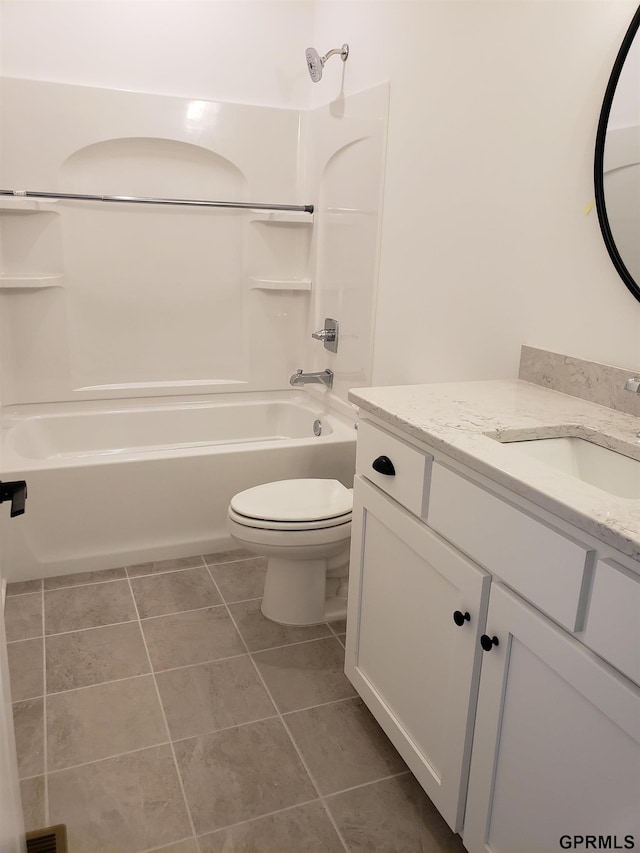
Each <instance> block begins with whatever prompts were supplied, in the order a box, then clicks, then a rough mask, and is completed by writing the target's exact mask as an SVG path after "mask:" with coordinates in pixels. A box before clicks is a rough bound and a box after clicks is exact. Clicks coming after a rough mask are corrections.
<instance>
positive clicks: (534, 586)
mask: <svg viewBox="0 0 640 853" xmlns="http://www.w3.org/2000/svg"><path fill="white" fill-rule="evenodd" d="M427 522H428V524H429V525H430V527H432V528H433V529H434V530H436V531H437V532H438V533H440V534H442V536H444V537H445V539H448V540H449V542H451V543H452V544H454V545H456V546H457V547H458V548H459V549H460V550H461V551H464V552H465V553H466V554H468V555H469V556H470V557H472V558H473V559H474V560H476V561H477V562H478V563H480V564H481V565H482V566H484V567H485V568H486V569H488V570H489V571H490V572H492V573H493V574H496V575H498V576H499V577H500V578H501V579H502V580H503V581H504V582H505V583H506V584H508V585H509V586H510V587H512V589H514V590H515V591H516V592H518V593H520V595H522V596H523V597H524V598H526V599H528V600H529V601H530V602H531V603H532V604H533V605H535V606H536V607H538V608H540V610H542V611H543V612H544V613H546V614H548V615H549V616H550V617H551V618H552V619H555V620H556V621H557V622H559V623H560V624H561V625H563V626H564V627H565V628H568V629H569V630H570V631H576V630H579V628H581V627H582V621H583V617H584V594H583V584H584V581H585V568H586V566H587V565H588V561H591V560H592V559H593V552H591V551H589V550H588V549H587V548H586V547H585V546H583V545H581V544H580V543H578V542H575V541H574V540H573V539H569V538H567V537H566V536H563V535H562V534H560V533H558V532H556V531H555V530H552V529H551V528H550V527H547V526H546V525H545V524H543V523H542V522H540V521H537V520H536V519H534V518H531V517H530V516H529V515H527V514H526V513H524V512H523V511H522V510H520V509H517V508H516V507H514V506H511V504H508V503H506V502H505V501H503V500H501V499H500V498H498V497H496V496H495V495H492V494H491V493H490V492H487V491H485V490H484V489H483V488H481V487H480V486H477V485H475V484H474V483H471V482H469V480H466V479H465V478H464V477H461V476H460V475H459V474H455V473H454V472H453V471H450V470H449V469H448V468H444V467H443V466H442V465H439V464H435V465H434V466H433V471H432V475H431V495H430V498H429V514H428V518H427ZM590 555H591V556H590Z"/></svg>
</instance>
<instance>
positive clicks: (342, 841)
mask: <svg viewBox="0 0 640 853" xmlns="http://www.w3.org/2000/svg"><path fill="white" fill-rule="evenodd" d="M209 574H210V576H211V580H212V581H213V583H214V584H215V587H216V589H217V590H218V592H220V588H219V587H218V584H217V583H216V580H215V578H214V577H213V574H212V573H211V571H209ZM220 595H221V598H223V596H222V593H220ZM223 600H224V598H223ZM225 607H226V608H227V613H228V614H229V618H230V619H231V621H232V623H233V626H234V628H235V629H236V631H237V632H238V636H239V637H240V641H241V642H242V644H243V646H244V647H245V648H246V650H247V653H248V654H249V659H250V660H251V663H252V664H253V667H254V669H255V671H256V674H257V676H258V678H259V679H260V681H261V683H262V686H263V687H264V689H265V690H266V692H267V696H268V697H269V699H270V700H271V702H272V703H273V707H274V708H275V710H276V713H277V715H278V718H279V720H280V722H281V723H282V725H283V726H284V730H285V731H286V733H287V735H288V737H289V741H290V742H291V745H292V746H293V748H294V750H295V752H296V754H297V756H298V759H299V761H300V763H301V764H302V766H303V768H304V770H305V772H306V774H307V776H308V777H309V781H310V782H311V784H312V786H313V788H314V789H315V791H316V793H317V795H318V799H319V800H320V802H321V803H322V807H323V808H324V810H325V813H326V815H327V817H328V818H329V821H330V823H331V825H332V826H333V828H334V830H335V832H336V834H337V836H338V838H339V839H340V843H341V844H342V846H343V848H344V850H345V851H346V853H350V851H349V848H348V847H347V842H346V841H345V840H344V838H343V836H342V833H341V832H340V829H339V827H338V825H337V823H336V822H335V820H334V818H333V815H332V814H331V812H330V811H329V809H328V807H327V805H326V803H325V802H324V800H323V799H322V793H321V791H320V788H319V787H318V784H317V782H316V780H315V779H314V778H313V776H312V774H311V771H310V770H309V767H308V766H307V762H306V761H305V760H304V758H303V756H302V753H301V752H300V750H299V749H298V745H297V744H296V742H295V740H294V739H293V736H292V734H291V731H290V730H289V727H288V726H287V724H286V723H285V721H284V718H283V716H282V714H281V713H280V709H279V708H278V706H277V705H276V702H275V700H274V698H273V696H272V694H271V691H270V690H269V688H268V687H267V683H266V681H265V680H264V678H263V677H262V673H261V672H260V670H259V669H258V666H257V664H256V662H255V661H254V659H253V655H252V654H251V652H250V651H249V647H248V646H247V644H246V642H245V640H244V637H243V636H242V633H241V631H240V629H239V628H238V626H237V624H236V621H235V619H234V618H233V614H232V613H231V610H230V609H229V607H228V605H227V604H226V603H225Z"/></svg>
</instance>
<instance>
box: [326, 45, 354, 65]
mask: <svg viewBox="0 0 640 853" xmlns="http://www.w3.org/2000/svg"><path fill="white" fill-rule="evenodd" d="M336 53H339V54H340V56H341V57H342V61H343V62H346V61H347V57H348V56H349V45H348V44H343V45H342V47H334V48H333V50H329V51H327V53H325V55H324V56H323V57H322V61H323V63H324V62H326V61H327V59H329V57H330V56H335V55H336Z"/></svg>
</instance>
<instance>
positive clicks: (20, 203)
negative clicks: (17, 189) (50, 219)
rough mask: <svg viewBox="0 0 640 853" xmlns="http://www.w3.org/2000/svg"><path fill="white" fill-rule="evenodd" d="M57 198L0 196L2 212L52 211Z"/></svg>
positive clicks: (0, 212)
mask: <svg viewBox="0 0 640 853" xmlns="http://www.w3.org/2000/svg"><path fill="white" fill-rule="evenodd" d="M57 200H58V199H55V198H24V197H22V196H3V197H2V198H0V214H2V213H42V212H45V213H46V212H50V211H51V209H52V205H54V204H55V203H56V202H57Z"/></svg>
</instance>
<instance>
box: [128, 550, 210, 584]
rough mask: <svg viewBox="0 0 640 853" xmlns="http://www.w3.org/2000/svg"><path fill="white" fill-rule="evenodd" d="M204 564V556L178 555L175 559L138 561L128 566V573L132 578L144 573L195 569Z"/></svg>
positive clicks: (151, 573) (152, 573)
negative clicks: (149, 561) (148, 561)
mask: <svg viewBox="0 0 640 853" xmlns="http://www.w3.org/2000/svg"><path fill="white" fill-rule="evenodd" d="M201 565H202V557H201V556H199V555H196V556H194V557H178V558H177V559H175V560H156V561H155V562H151V563H137V564H136V565H135V566H127V574H128V575H129V577H130V578H139V577H142V575H154V574H157V573H158V572H175V571H177V570H178V569H193V568H195V567H196V566H201Z"/></svg>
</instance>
